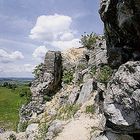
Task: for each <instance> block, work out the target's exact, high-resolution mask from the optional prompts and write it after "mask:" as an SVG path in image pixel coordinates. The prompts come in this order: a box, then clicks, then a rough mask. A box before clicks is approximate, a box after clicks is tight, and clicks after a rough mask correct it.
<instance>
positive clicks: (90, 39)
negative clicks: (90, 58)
mask: <svg viewBox="0 0 140 140" xmlns="http://www.w3.org/2000/svg"><path fill="white" fill-rule="evenodd" d="M97 38H98V36H97V35H96V34H94V33H93V32H92V33H91V34H84V35H82V38H81V40H80V43H81V44H82V45H83V47H86V48H87V49H92V47H93V45H94V44H95V43H96V39H97Z"/></svg>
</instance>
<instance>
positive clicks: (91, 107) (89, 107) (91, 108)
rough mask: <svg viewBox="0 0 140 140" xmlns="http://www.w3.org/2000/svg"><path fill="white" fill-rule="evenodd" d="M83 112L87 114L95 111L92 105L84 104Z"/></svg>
mask: <svg viewBox="0 0 140 140" xmlns="http://www.w3.org/2000/svg"><path fill="white" fill-rule="evenodd" d="M85 112H86V113H87V114H89V113H91V114H94V113H95V107H94V106H93V105H89V106H86V111H85Z"/></svg>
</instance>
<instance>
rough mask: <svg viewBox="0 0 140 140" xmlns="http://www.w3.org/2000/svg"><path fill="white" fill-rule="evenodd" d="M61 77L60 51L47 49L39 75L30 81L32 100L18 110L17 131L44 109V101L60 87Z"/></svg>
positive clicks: (22, 128)
mask: <svg viewBox="0 0 140 140" xmlns="http://www.w3.org/2000/svg"><path fill="white" fill-rule="evenodd" d="M61 77H62V57H61V52H54V51H48V52H47V54H46V57H45V61H44V64H43V66H42V68H41V69H40V74H39V77H38V78H36V79H35V80H34V81H33V82H32V86H31V93H32V100H31V102H30V103H29V104H28V105H25V106H23V107H22V108H21V110H20V123H19V126H18V130H19V131H24V130H25V128H26V125H27V124H28V123H27V122H28V121H29V120H30V119H31V118H34V117H36V116H37V115H39V114H41V113H42V112H43V111H44V109H45V103H46V101H48V100H51V98H52V96H53V95H54V94H55V93H56V92H57V91H58V90H59V89H60V87H61Z"/></svg>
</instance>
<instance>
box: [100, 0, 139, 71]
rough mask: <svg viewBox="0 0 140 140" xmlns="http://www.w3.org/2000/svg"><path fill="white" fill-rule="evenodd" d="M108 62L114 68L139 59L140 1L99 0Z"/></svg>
mask: <svg viewBox="0 0 140 140" xmlns="http://www.w3.org/2000/svg"><path fill="white" fill-rule="evenodd" d="M99 12H100V15H101V19H102V20H103V22H104V29H105V37H106V41H107V52H108V62H109V64H110V65H111V66H112V67H114V68H116V67H118V66H120V65H121V64H123V63H125V62H127V61H128V60H140V46H139V44H140V1H139V0H101V6H100V11H99Z"/></svg>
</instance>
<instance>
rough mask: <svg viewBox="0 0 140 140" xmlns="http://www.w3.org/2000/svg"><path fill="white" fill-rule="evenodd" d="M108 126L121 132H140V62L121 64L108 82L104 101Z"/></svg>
mask: <svg viewBox="0 0 140 140" xmlns="http://www.w3.org/2000/svg"><path fill="white" fill-rule="evenodd" d="M104 112H105V116H106V119H107V123H106V126H107V127H109V128H111V129H112V130H113V131H116V132H121V133H127V134H128V133H139V132H140V62H139V61H136V62H132V61H130V62H127V63H125V64H123V65H122V66H120V68H119V69H118V71H117V72H116V73H115V75H114V77H113V79H112V80H111V81H110V82H109V83H108V87H107V92H106V95H105V101H104Z"/></svg>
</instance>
